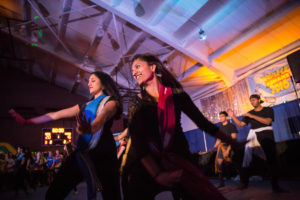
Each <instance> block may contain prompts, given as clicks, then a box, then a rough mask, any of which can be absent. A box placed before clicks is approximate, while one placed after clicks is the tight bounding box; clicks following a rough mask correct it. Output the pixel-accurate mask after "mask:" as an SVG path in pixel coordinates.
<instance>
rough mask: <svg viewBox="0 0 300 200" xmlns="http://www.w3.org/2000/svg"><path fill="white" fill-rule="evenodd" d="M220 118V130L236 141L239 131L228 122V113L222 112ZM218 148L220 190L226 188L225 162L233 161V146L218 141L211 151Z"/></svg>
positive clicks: (216, 164)
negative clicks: (231, 153) (224, 176)
mask: <svg viewBox="0 0 300 200" xmlns="http://www.w3.org/2000/svg"><path fill="white" fill-rule="evenodd" d="M219 117H220V122H221V125H220V126H219V130H220V131H222V132H223V133H225V134H227V135H228V136H231V138H232V139H236V135H237V129H236V127H235V125H234V124H232V123H230V122H229V121H228V119H227V117H228V114H227V112H226V111H222V112H220V113H219ZM216 148H217V155H216V159H215V172H216V173H218V174H219V178H220V184H219V186H218V188H221V187H224V186H225V183H224V178H223V167H224V160H225V162H230V161H231V158H230V151H231V146H230V145H228V144H226V143H224V142H221V140H220V139H217V141H216V143H215V145H214V146H213V148H212V149H211V150H214V149H216Z"/></svg>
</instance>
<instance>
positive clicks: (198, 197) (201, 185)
mask: <svg viewBox="0 0 300 200" xmlns="http://www.w3.org/2000/svg"><path fill="white" fill-rule="evenodd" d="M157 115H158V124H159V131H160V136H161V141H162V151H160V150H159V149H160V148H158V146H157V145H156V144H154V143H152V142H150V148H151V149H152V151H153V152H154V153H155V154H156V155H160V156H161V161H162V165H163V166H164V168H165V169H167V170H168V171H173V170H178V169H182V170H183V175H182V177H181V180H180V182H179V184H180V185H181V186H182V188H183V190H184V191H185V192H186V193H187V194H188V195H189V196H190V197H191V198H192V199H194V200H206V199H214V200H225V198H224V197H223V196H222V194H221V193H219V192H218V190H217V189H216V188H215V187H214V186H213V185H212V184H211V183H210V182H209V180H208V179H207V178H206V177H205V176H204V175H203V174H202V172H201V171H200V170H199V169H198V168H197V167H196V166H194V165H193V164H192V163H191V162H190V161H188V160H186V159H185V158H184V157H182V156H179V155H177V154H175V153H172V152H171V151H170V150H171V147H172V145H173V141H174V134H175V132H174V131H175V106H174V101H173V92H172V89H171V88H170V87H165V86H163V85H161V86H160V90H159V98H158V104H157Z"/></svg>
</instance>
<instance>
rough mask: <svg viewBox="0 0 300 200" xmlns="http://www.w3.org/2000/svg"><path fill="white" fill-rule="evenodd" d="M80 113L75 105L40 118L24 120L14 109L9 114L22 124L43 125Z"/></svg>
mask: <svg viewBox="0 0 300 200" xmlns="http://www.w3.org/2000/svg"><path fill="white" fill-rule="evenodd" d="M77 113H79V106H78V105H75V106H73V107H70V108H66V109H62V110H59V111H57V112H51V113H47V114H44V115H41V116H38V117H33V118H31V119H24V118H23V117H22V116H21V115H20V114H19V113H17V112H16V111H15V110H14V109H10V110H9V114H10V115H11V116H12V117H13V118H15V119H16V121H17V122H18V123H20V124H41V123H45V122H49V121H53V120H58V119H62V118H68V117H74V116H76V114H77Z"/></svg>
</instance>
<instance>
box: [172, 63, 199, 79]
mask: <svg viewBox="0 0 300 200" xmlns="http://www.w3.org/2000/svg"><path fill="white" fill-rule="evenodd" d="M200 67H202V64H200V63H197V64H195V65H193V66H192V67H190V68H189V69H187V70H185V71H184V72H183V73H181V74H180V75H178V76H177V80H178V81H182V80H184V79H185V78H187V77H188V76H189V75H191V74H192V73H194V72H195V71H197V70H198V69H199V68H200Z"/></svg>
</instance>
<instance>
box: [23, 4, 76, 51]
mask: <svg viewBox="0 0 300 200" xmlns="http://www.w3.org/2000/svg"><path fill="white" fill-rule="evenodd" d="M27 1H28V3H29V4H30V5H31V7H32V8H33V9H34V11H35V12H36V13H37V14H38V15H39V16H40V18H41V20H42V21H43V22H44V23H45V24H46V25H47V27H48V29H49V30H50V32H51V33H52V34H53V35H54V37H55V38H56V39H57V40H58V41H59V43H60V44H61V45H62V46H63V47H64V49H65V50H66V51H67V53H68V54H69V55H70V56H72V57H74V56H73V54H72V52H71V51H70V50H69V48H68V47H67V46H66V45H65V44H64V42H63V41H62V40H61V39H60V38H59V37H58V35H57V34H56V33H55V31H54V30H53V29H52V27H51V26H50V25H49V23H48V22H47V20H46V19H45V17H44V16H43V15H42V13H41V12H40V11H39V9H37V8H36V7H35V5H34V4H33V3H32V1H31V0H27Z"/></svg>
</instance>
